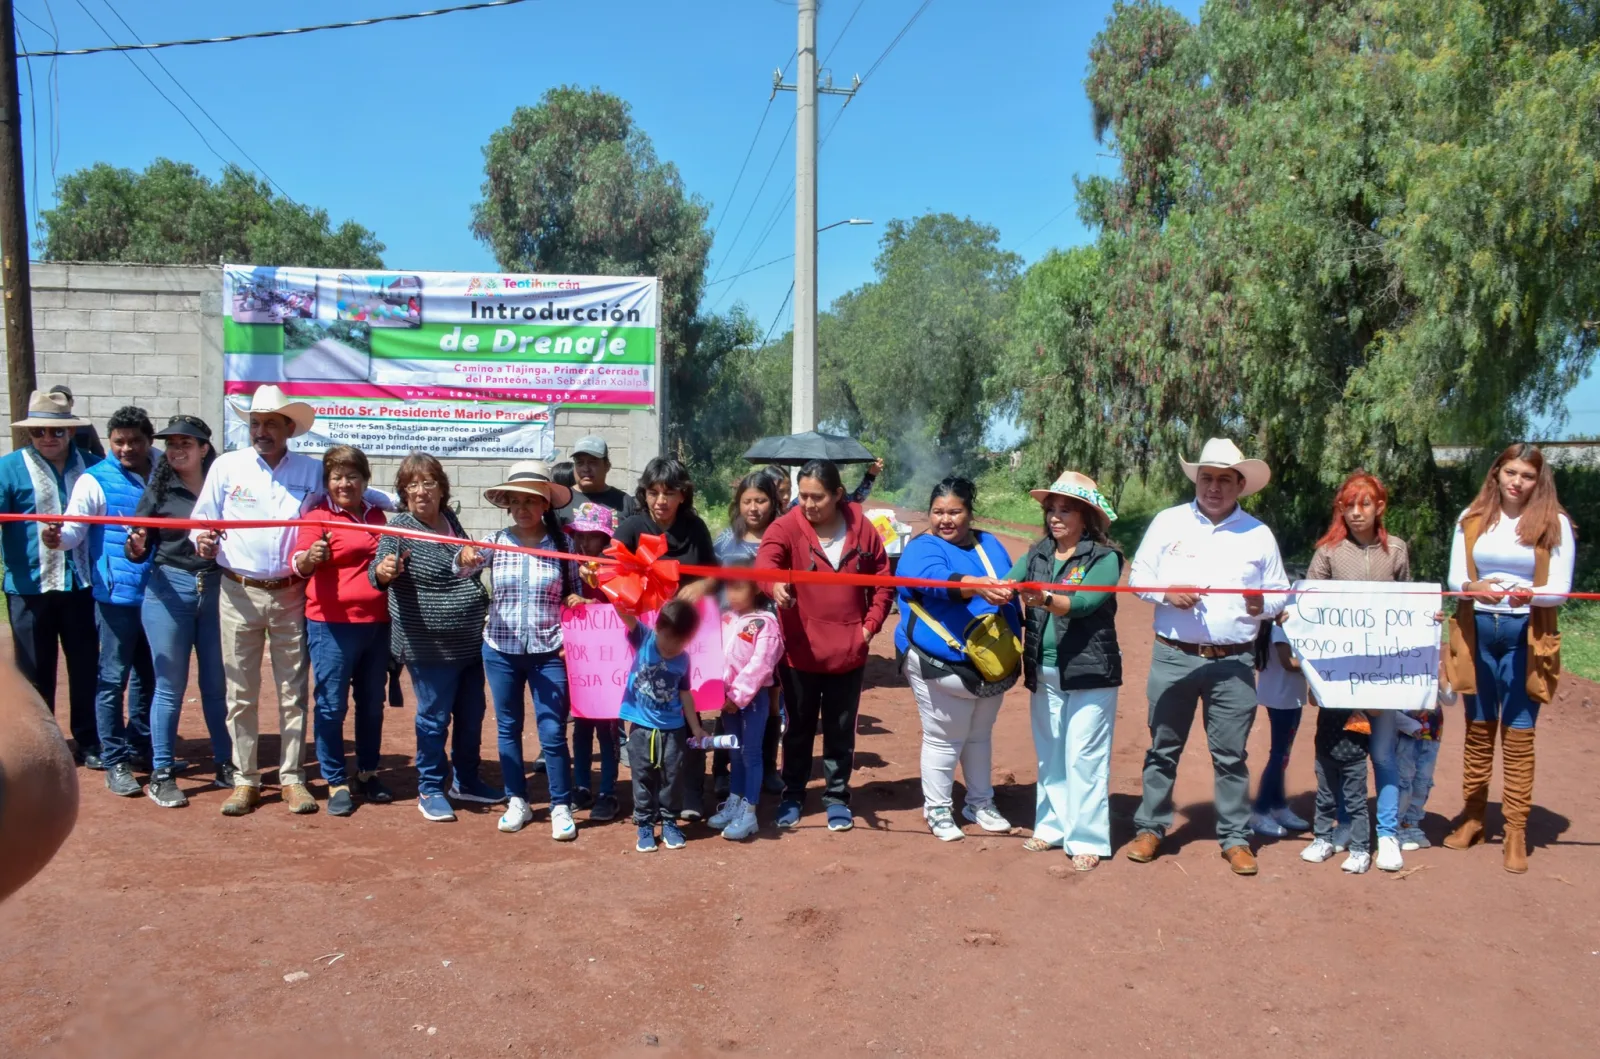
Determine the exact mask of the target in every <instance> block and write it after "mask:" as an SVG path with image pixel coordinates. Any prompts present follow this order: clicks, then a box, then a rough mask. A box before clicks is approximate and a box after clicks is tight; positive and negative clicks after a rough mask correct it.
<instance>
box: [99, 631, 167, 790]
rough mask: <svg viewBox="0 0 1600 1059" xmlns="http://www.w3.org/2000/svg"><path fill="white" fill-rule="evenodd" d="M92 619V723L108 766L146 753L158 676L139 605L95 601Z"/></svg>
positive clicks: (148, 749) (104, 760) (126, 761)
mask: <svg viewBox="0 0 1600 1059" xmlns="http://www.w3.org/2000/svg"><path fill="white" fill-rule="evenodd" d="M94 624H95V628H96V629H97V630H98V631H99V633H100V680H99V683H98V685H97V686H96V689H95V697H94V723H95V728H97V729H98V730H99V733H100V760H101V761H102V762H104V764H105V766H106V768H110V767H111V766H112V765H120V764H127V763H129V762H131V761H132V760H133V758H134V756H135V755H137V756H139V757H148V756H149V755H150V703H151V700H152V699H153V698H154V697H155V692H156V675H155V670H154V668H153V667H152V665H151V662H150V642H149V641H148V640H146V639H145V636H144V626H143V625H142V624H140V621H139V608H138V607H137V606H128V605H124V604H121V603H102V602H100V601H99V600H95V602H94ZM124 691H126V692H127V696H128V698H127V706H128V712H127V714H126V715H124V714H123V712H122V706H123V698H122V697H123V692H124ZM124 716H126V717H127V720H126V721H124V720H123V717H124Z"/></svg>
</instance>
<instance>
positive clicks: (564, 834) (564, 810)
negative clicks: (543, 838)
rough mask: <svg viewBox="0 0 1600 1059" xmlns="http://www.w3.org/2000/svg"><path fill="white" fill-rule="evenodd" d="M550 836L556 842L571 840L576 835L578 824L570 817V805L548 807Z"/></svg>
mask: <svg viewBox="0 0 1600 1059" xmlns="http://www.w3.org/2000/svg"><path fill="white" fill-rule="evenodd" d="M550 837H551V838H553V839H555V840H556V841H557V842H571V841H572V840H573V839H575V838H577V837H578V825H577V824H576V823H575V822H574V821H573V819H572V806H570V805H552V806H551V807H550Z"/></svg>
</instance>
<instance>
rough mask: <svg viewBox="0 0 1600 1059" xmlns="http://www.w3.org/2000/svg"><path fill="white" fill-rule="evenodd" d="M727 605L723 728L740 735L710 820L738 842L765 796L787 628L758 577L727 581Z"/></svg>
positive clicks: (751, 830) (746, 835)
mask: <svg viewBox="0 0 1600 1059" xmlns="http://www.w3.org/2000/svg"><path fill="white" fill-rule="evenodd" d="M723 594H724V600H725V602H726V604H727V609H726V610H725V611H724V612H723V615H722V657H723V672H722V682H723V684H724V685H725V686H726V688H727V701H726V702H725V703H723V706H722V713H723V718H722V730H723V732H725V733H726V734H728V735H734V736H738V738H739V746H738V748H737V749H735V750H730V751H729V752H728V754H729V758H728V765H729V787H728V800H727V801H725V802H723V803H722V804H721V805H720V806H718V807H717V811H716V813H715V814H713V815H712V817H711V819H710V820H709V821H708V823H710V825H711V826H712V827H714V828H716V829H717V830H719V831H721V832H722V837H723V838H726V839H728V840H730V841H733V842H738V841H741V840H743V839H746V838H749V837H750V836H751V835H753V834H755V833H756V826H757V823H756V805H757V804H758V803H759V802H760V801H761V741H762V737H763V736H764V735H765V734H766V730H767V718H768V716H769V714H770V713H771V696H772V685H773V682H774V681H775V680H776V679H777V678H776V677H775V676H774V674H775V672H776V670H777V668H778V660H779V659H781V658H782V657H783V630H782V629H781V628H780V627H779V625H778V616H777V615H776V614H774V613H772V610H771V609H770V606H769V601H768V599H767V597H766V595H765V594H764V593H762V591H761V589H760V588H759V587H757V586H756V584H755V582H753V581H727V582H725V584H724V587H723Z"/></svg>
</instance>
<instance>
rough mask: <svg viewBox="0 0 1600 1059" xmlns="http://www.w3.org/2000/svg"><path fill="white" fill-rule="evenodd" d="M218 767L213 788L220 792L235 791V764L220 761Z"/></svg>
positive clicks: (212, 783)
mask: <svg viewBox="0 0 1600 1059" xmlns="http://www.w3.org/2000/svg"><path fill="white" fill-rule="evenodd" d="M216 766H217V767H216V775H215V778H214V779H213V780H212V781H211V785H212V786H213V787H216V788H217V789H218V790H223V791H231V790H233V788H234V782H233V780H234V776H235V775H236V773H235V771H234V768H233V762H231V761H218V762H217V763H216Z"/></svg>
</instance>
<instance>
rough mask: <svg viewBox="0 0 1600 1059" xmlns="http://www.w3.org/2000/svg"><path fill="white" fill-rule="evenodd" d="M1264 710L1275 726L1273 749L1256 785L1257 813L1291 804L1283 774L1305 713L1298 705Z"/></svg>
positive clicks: (1267, 707) (1270, 722) (1267, 811)
mask: <svg viewBox="0 0 1600 1059" xmlns="http://www.w3.org/2000/svg"><path fill="white" fill-rule="evenodd" d="M1262 710H1263V712H1265V713H1266V715H1267V723H1268V724H1269V725H1271V726H1272V748H1271V749H1270V750H1268V751H1267V763H1266V766H1265V767H1263V768H1262V770H1261V780H1260V782H1259V783H1258V784H1257V786H1256V805H1255V809H1256V812H1258V813H1270V812H1272V811H1273V810H1274V809H1283V808H1286V807H1287V806H1288V804H1289V795H1288V792H1287V791H1286V790H1285V789H1284V786H1283V774H1284V771H1285V770H1287V769H1288V767H1289V751H1290V750H1292V749H1294V737H1295V733H1297V732H1299V731H1300V716H1301V714H1302V712H1303V710H1302V708H1301V707H1299V706H1296V707H1295V708H1294V709H1292V710H1277V709H1273V708H1271V707H1269V706H1263V707H1262Z"/></svg>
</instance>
